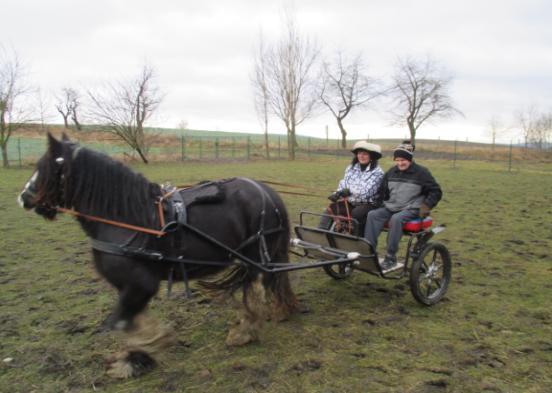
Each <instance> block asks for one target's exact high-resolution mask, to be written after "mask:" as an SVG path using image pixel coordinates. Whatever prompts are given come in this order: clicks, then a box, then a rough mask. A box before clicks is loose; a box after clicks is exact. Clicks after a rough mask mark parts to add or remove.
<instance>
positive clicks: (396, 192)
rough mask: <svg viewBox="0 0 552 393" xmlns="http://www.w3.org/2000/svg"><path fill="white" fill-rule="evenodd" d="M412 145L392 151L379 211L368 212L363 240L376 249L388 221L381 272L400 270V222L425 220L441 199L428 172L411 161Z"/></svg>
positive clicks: (438, 189)
mask: <svg viewBox="0 0 552 393" xmlns="http://www.w3.org/2000/svg"><path fill="white" fill-rule="evenodd" d="M413 153H414V146H413V145H411V144H410V141H404V142H403V143H402V144H400V145H399V146H397V148H396V149H395V150H394V151H393V160H394V161H395V166H394V167H392V168H391V169H389V170H388V171H387V173H386V174H385V176H384V178H383V182H382V185H381V189H380V197H381V198H383V201H384V202H383V206H384V207H382V208H379V209H376V210H372V211H370V212H369V213H368V219H367V222H366V228H365V232H364V237H365V238H366V239H367V240H368V242H370V244H372V245H373V246H374V249H375V248H376V246H377V244H378V236H379V234H380V233H381V231H382V230H383V226H384V224H385V222H387V221H389V233H388V235H387V252H386V255H385V258H384V260H383V262H382V263H381V268H382V271H383V272H384V273H386V272H390V271H393V270H396V269H398V268H400V267H401V266H400V265H399V264H398V263H397V257H396V254H397V251H398V249H399V242H400V240H401V236H402V233H403V231H402V227H403V223H405V222H407V221H410V220H413V219H415V218H417V217H427V216H428V215H429V212H430V210H431V209H432V208H434V207H435V206H436V205H437V203H438V202H439V200H440V199H441V196H442V191H441V187H440V186H439V184H437V182H436V181H435V179H434V178H433V176H432V175H431V173H430V172H429V170H428V169H427V168H425V167H423V166H421V165H418V164H416V163H415V162H414V161H413V158H414V154H413Z"/></svg>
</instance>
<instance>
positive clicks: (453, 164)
mask: <svg viewBox="0 0 552 393" xmlns="http://www.w3.org/2000/svg"><path fill="white" fill-rule="evenodd" d="M457 142H458V140H456V139H455V140H454V160H453V161H452V167H453V168H456V144H457Z"/></svg>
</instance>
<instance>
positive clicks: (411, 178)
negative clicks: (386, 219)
mask: <svg viewBox="0 0 552 393" xmlns="http://www.w3.org/2000/svg"><path fill="white" fill-rule="evenodd" d="M442 195H443V192H442V191H441V187H440V186H439V184H437V182H436V181H435V179H434V178H433V176H432V175H431V172H429V170H428V169H427V168H425V167H423V166H421V165H418V164H416V163H415V162H414V161H413V162H412V164H410V167H409V168H408V169H407V170H405V171H400V170H399V168H397V167H396V166H394V167H392V168H391V169H389V170H388V171H387V173H386V174H385V176H384V177H383V182H382V185H381V190H380V198H381V199H382V200H383V204H384V206H385V207H386V208H387V209H389V210H391V211H393V212H398V211H401V210H406V209H419V208H420V206H421V204H422V203H424V204H425V205H427V206H428V207H429V208H430V209H432V208H433V207H435V206H436V205H437V203H438V202H439V201H440V200H441V197H442Z"/></svg>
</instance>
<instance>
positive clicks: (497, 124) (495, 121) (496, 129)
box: [488, 116, 503, 159]
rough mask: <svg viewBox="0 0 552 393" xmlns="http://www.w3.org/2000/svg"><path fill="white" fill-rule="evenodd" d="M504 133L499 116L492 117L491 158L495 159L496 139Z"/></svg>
mask: <svg viewBox="0 0 552 393" xmlns="http://www.w3.org/2000/svg"><path fill="white" fill-rule="evenodd" d="M502 131H503V128H502V123H501V121H500V119H499V118H498V117H497V116H493V117H491V120H490V121H489V131H488V133H489V135H490V136H491V141H492V147H491V151H492V153H491V157H492V158H493V159H494V153H495V146H496V137H497V135H499V134H500V133H501V132H502Z"/></svg>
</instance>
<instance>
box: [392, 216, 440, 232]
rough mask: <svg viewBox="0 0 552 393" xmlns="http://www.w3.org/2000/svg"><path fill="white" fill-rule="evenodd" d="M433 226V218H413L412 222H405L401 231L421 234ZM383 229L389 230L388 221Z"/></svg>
mask: <svg viewBox="0 0 552 393" xmlns="http://www.w3.org/2000/svg"><path fill="white" fill-rule="evenodd" d="M431 225H433V218H431V217H429V216H428V217H426V218H424V219H421V218H415V219H414V220H410V221H407V222H405V223H404V224H403V231H404V232H410V233H416V232H421V231H423V230H424V229H427V228H429V227H431ZM384 228H386V229H389V221H388V222H386V223H385V225H384Z"/></svg>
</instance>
